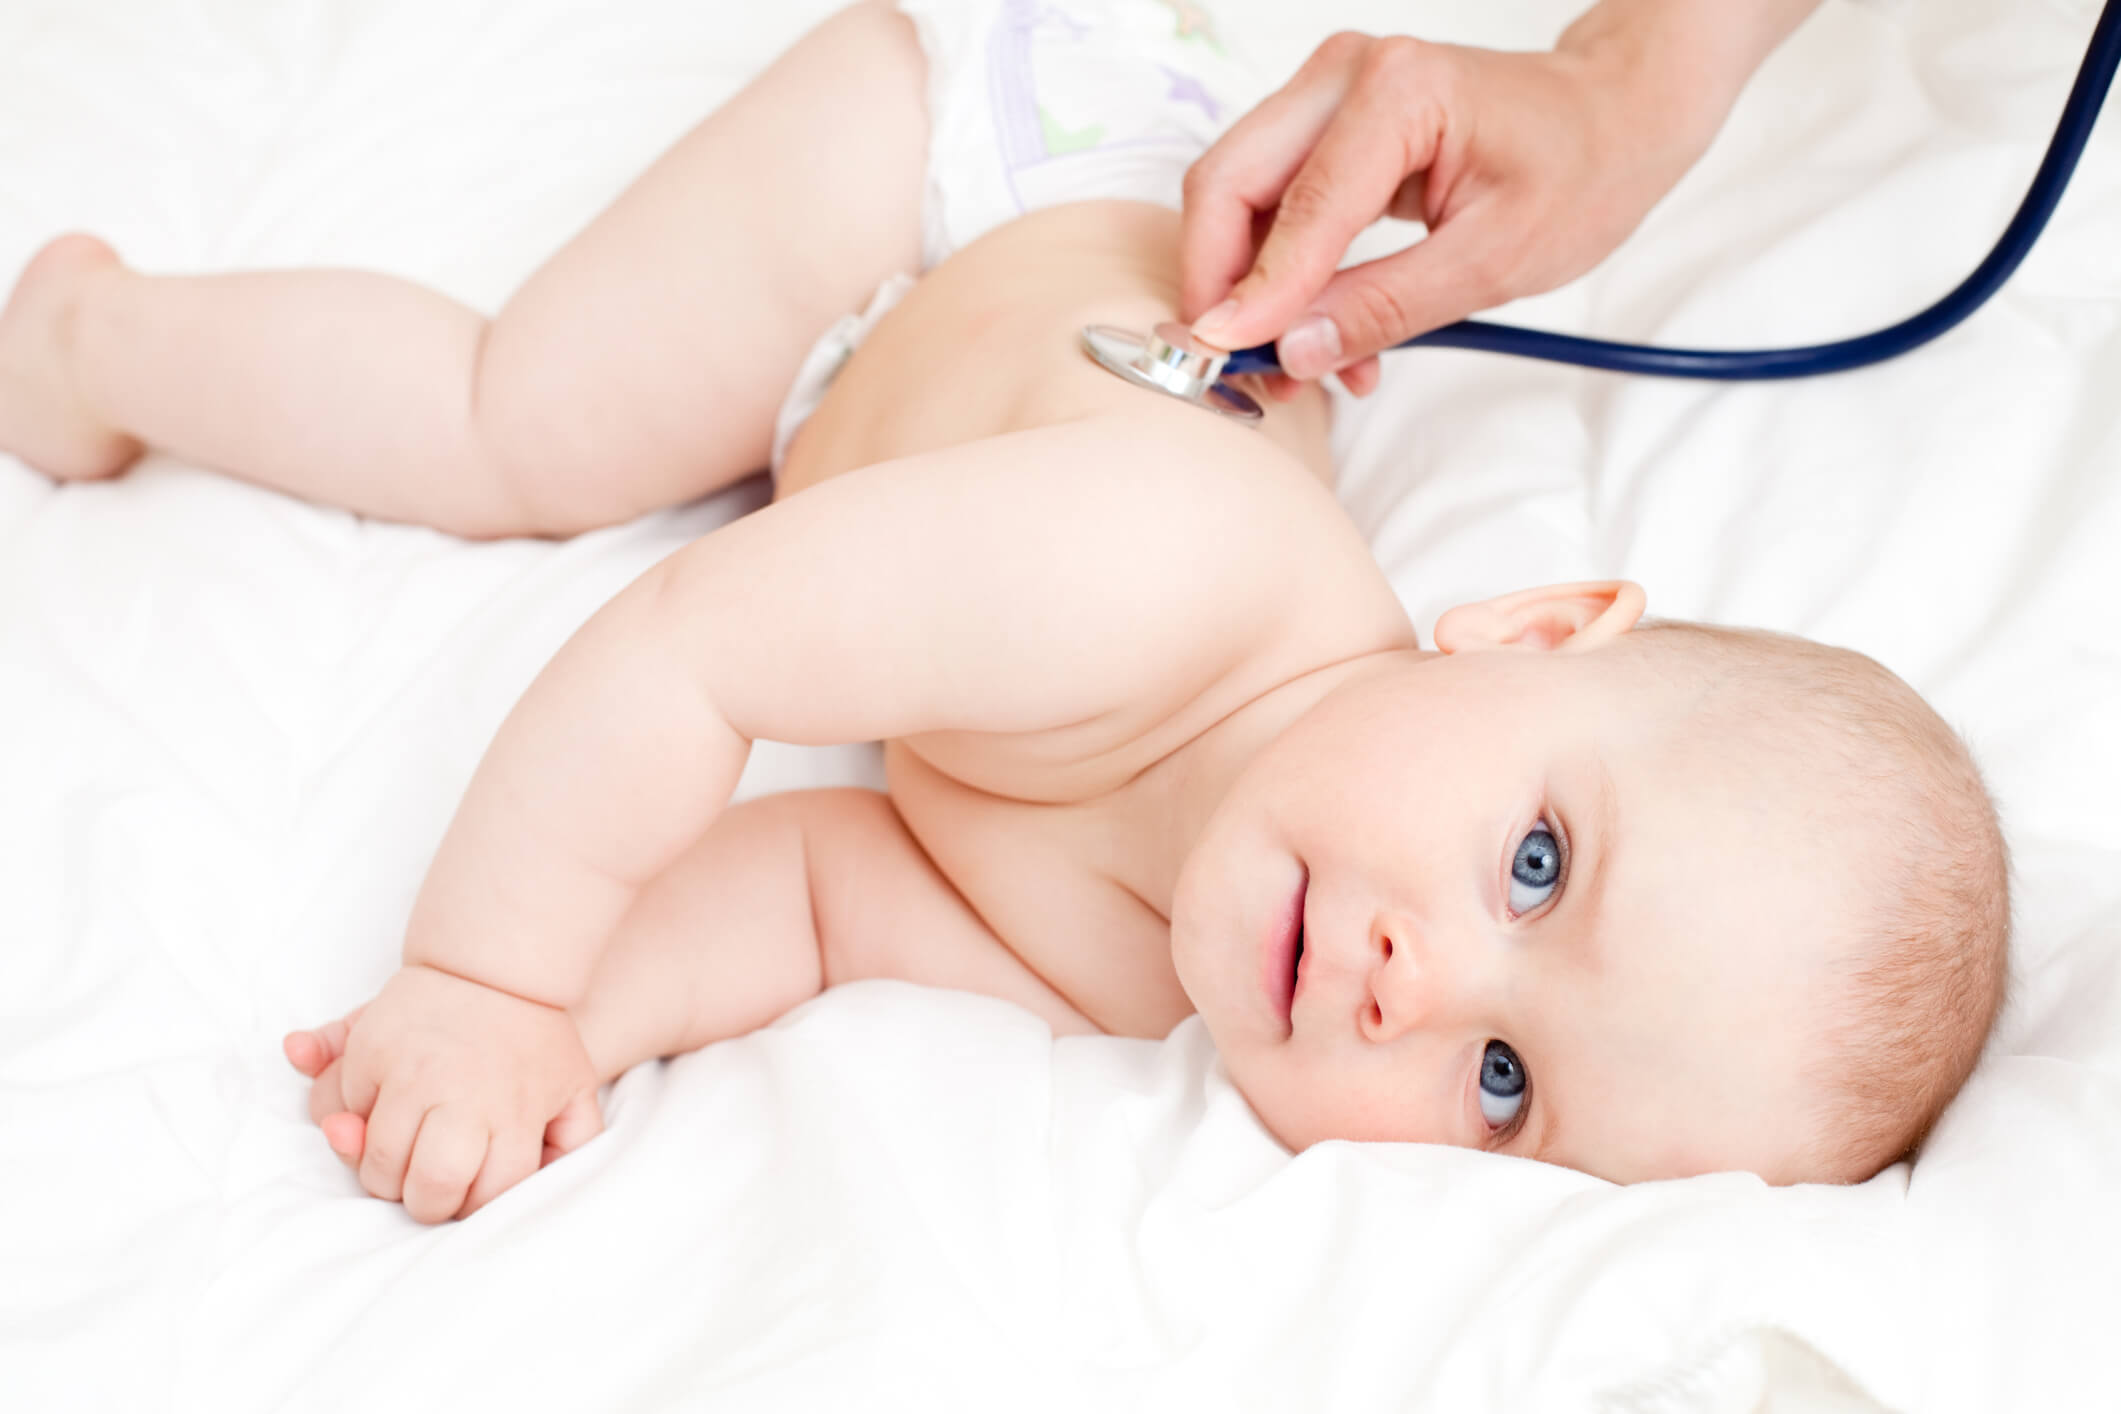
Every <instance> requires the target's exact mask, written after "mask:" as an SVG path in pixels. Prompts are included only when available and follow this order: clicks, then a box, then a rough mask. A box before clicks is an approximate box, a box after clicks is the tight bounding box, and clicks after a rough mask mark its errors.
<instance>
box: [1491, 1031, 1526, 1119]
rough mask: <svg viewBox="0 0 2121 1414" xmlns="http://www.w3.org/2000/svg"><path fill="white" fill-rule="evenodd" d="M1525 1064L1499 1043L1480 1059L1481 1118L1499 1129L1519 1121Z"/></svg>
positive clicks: (1514, 1053) (1493, 1043)
mask: <svg viewBox="0 0 2121 1414" xmlns="http://www.w3.org/2000/svg"><path fill="white" fill-rule="evenodd" d="M1524 1079H1525V1077H1524V1062H1523V1061H1521V1060H1519V1059H1517V1052H1515V1051H1513V1050H1511V1049H1510V1048H1509V1047H1508V1046H1506V1045H1504V1044H1503V1043H1502V1042H1500V1041H1490V1042H1488V1048H1487V1050H1486V1051H1484V1052H1482V1053H1481V1057H1480V1117H1481V1118H1482V1119H1484V1120H1486V1121H1487V1122H1488V1123H1489V1124H1490V1125H1492V1126H1494V1127H1495V1128H1497V1129H1500V1128H1502V1127H1503V1126H1504V1125H1506V1124H1508V1123H1509V1122H1510V1121H1511V1120H1513V1119H1515V1118H1517V1111H1518V1109H1519V1108H1520V1107H1522V1106H1523V1104H1524Z"/></svg>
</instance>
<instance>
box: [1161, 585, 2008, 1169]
mask: <svg viewBox="0 0 2121 1414" xmlns="http://www.w3.org/2000/svg"><path fill="white" fill-rule="evenodd" d="M1641 611H1642V596H1641V591H1640V590H1639V589H1637V588H1636V587H1635V586H1633V585H1630V584H1600V585H1571V586H1560V587H1557V588H1552V589H1541V590H1530V591H1526V592H1525V593H1523V594H1518V595H1512V596H1509V597H1507V598H1505V599H1500V600H1495V601H1491V602H1490V603H1487V604H1481V605H1471V606H1467V607H1465V608H1462V609H1455V610H1453V611H1452V612H1451V613H1450V614H1447V615H1445V616H1444V618H1443V619H1442V620H1440V621H1439V622H1438V624H1437V627H1436V639H1437V645H1438V648H1439V649H1440V650H1442V651H1441V652H1439V653H1436V654H1414V653H1405V654H1393V655H1383V656H1381V657H1380V658H1378V659H1375V660H1371V661H1369V662H1366V663H1364V664H1362V665H1360V666H1359V667H1358V668H1356V669H1354V670H1351V671H1350V672H1349V673H1348V674H1347V676H1346V678H1345V680H1344V681H1342V682H1341V683H1339V685H1337V686H1336V687H1335V688H1334V689H1333V690H1332V691H1331V692H1330V693H1328V694H1327V695H1326V696H1325V697H1324V698H1323V699H1322V700H1320V701H1319V702H1318V704H1317V705H1316V706H1315V707H1312V708H1311V709H1310V710H1309V711H1307V712H1305V713H1304V714H1303V715H1302V716H1301V717H1299V718H1298V719H1297V720H1296V721H1294V722H1293V723H1292V724H1291V725H1290V726H1289V727H1288V728H1287V729H1286V730H1285V731H1283V732H1282V733H1281V734H1280V735H1279V736H1278V737H1277V738H1276V739H1275V740H1274V741H1273V742H1272V743H1270V744H1269V745H1268V746H1267V747H1266V749H1265V750H1263V751H1262V752H1261V753H1260V755H1259V756H1258V757H1257V758H1256V759H1255V760H1254V761H1253V762H1252V763H1251V765H1250V766H1249V767H1248V768H1247V769H1246V771H1245V773H1244V774H1243V775H1242V776H1241V777H1240V778H1239V780H1238V781H1237V783H1236V784H1235V785H1234V786H1233V788H1232V789H1231V791H1230V792H1229V795H1228V796H1227V797H1226V798H1225V800H1224V801H1223V803H1222V805H1221V806H1220V807H1219V808H1218V810H1217V812H1216V814H1215V816H1214V817H1213V818H1212V819H1211V821H1210V822H1209V824H1208V827H1207V829H1206V830H1205V831H1204V832H1203V835H1202V837H1201V839H1200V841H1199V843H1198V845H1197V846H1196V848H1195V850H1194V852H1193V854H1192V856H1191V857H1190V858H1189V859H1188V861H1187V864H1186V866H1185V870H1184V872H1183V874H1182V875H1181V878H1180V880H1179V886H1178V892H1177V897H1176V899H1175V900H1174V903H1173V909H1172V945H1173V954H1174V958H1175V960H1176V962H1177V964H1178V968H1179V976H1180V978H1181V980H1182V981H1183V982H1184V983H1185V986H1186V990H1187V992H1188V994H1189V995H1190V996H1191V997H1192V999H1193V1001H1194V1004H1195V1005H1196V1006H1197V1007H1198V1008H1199V1010H1200V1012H1201V1015H1202V1018H1203V1019H1204V1021H1205V1022H1206V1023H1207V1026H1208V1028H1209V1031H1210V1033H1211V1034H1212V1035H1213V1036H1214V1038H1215V1040H1216V1043H1217V1046H1218V1048H1219V1049H1220V1051H1221V1053H1222V1056H1223V1059H1224V1063H1225V1065H1226V1066H1227V1068H1228V1069H1229V1072H1230V1075H1231V1077H1232V1079H1233V1080H1234V1081H1235V1082H1236V1084H1237V1085H1238V1087H1239V1088H1240V1089H1241V1090H1243V1091H1244V1093H1245V1095H1246V1097H1247V1098H1248V1099H1249V1100H1250V1101H1251V1102H1252V1104H1253V1106H1254V1108H1255V1109H1257V1110H1258V1112H1259V1114H1260V1116H1261V1118H1262V1119H1263V1120H1264V1121H1265V1122H1266V1124H1267V1125H1268V1127H1269V1128H1271V1129H1272V1130H1274V1132H1275V1133H1276V1134H1277V1135H1278V1136H1279V1137H1280V1138H1281V1139H1283V1140H1284V1141H1285V1142H1287V1143H1289V1144H1290V1145H1292V1146H1294V1147H1299V1148H1301V1147H1303V1146H1305V1145H1308V1144H1310V1143H1313V1142H1316V1141H1318V1140H1322V1139H1329V1138H1341V1139H1400V1140H1417V1141H1427V1142H1438V1143H1451V1144H1463V1145H1469V1146H1477V1147H1487V1148H1495V1149H1500V1150H1503V1151H1505V1152H1510V1153H1517V1154H1527V1155H1536V1156H1538V1157H1540V1158H1544V1159H1547V1160H1550V1161H1553V1162H1557V1163H1563V1164H1567V1165H1569V1166H1571V1167H1574V1168H1579V1169H1582V1170H1584V1171H1586V1172H1589V1173H1593V1174H1597V1175H1600V1176H1602V1177H1605V1178H1609V1179H1613V1180H1615V1181H1619V1182H1633V1181H1637V1180H1641V1179H1650V1178H1669V1177H1679V1176H1683V1175H1686V1174H1692V1173H1702V1172H1709V1171H1714V1170H1723V1169H1746V1170H1750V1171H1752V1172H1754V1173H1757V1174H1760V1175H1761V1176H1762V1177H1764V1178H1766V1179H1768V1180H1769V1181H1770V1182H1775V1183H1790V1182H1800V1181H1840V1182H1848V1181H1856V1180H1861V1179H1863V1178H1867V1177H1869V1176H1870V1175H1871V1174H1872V1173H1875V1172H1876V1171H1877V1170H1878V1169H1880V1168H1882V1167H1883V1166H1885V1165H1886V1164H1888V1163H1890V1162H1892V1161H1893V1160H1894V1159H1896V1158H1898V1157H1900V1156H1901V1155H1903V1154H1905V1153H1907V1152H1908V1151H1909V1150H1910V1149H1911V1148H1912V1147H1913V1146H1914V1145H1915V1144H1916V1143H1918V1142H1919V1141H1920V1139H1921V1138H1922V1136H1923V1135H1924V1133H1925V1132H1926V1131H1927V1130H1928V1128H1929V1126H1930V1124H1931V1123H1932V1122H1933V1121H1934V1120H1935V1119H1936V1117H1937V1115H1938V1113H1939V1112H1940V1111H1941V1110H1942V1109H1943V1108H1944V1106H1945V1104H1946V1102H1947V1101H1949V1100H1950V1099H1951V1097H1952V1096H1953V1095H1954V1094H1955V1093H1956V1092H1957V1091H1958V1089H1959V1087H1960V1085H1961V1084H1962V1083H1963V1082H1964V1080H1965V1079H1966V1076H1967V1074H1968V1073H1969V1072H1970V1071H1971V1070H1972V1068H1973V1065H1974V1062H1975V1060H1976V1058H1977V1057H1978V1056H1979V1054H1980V1052H1981V1049H1982V1045H1983V1043H1984V1041H1985V1040H1986V1038H1987V1035H1988V1032H1989V1029H1990V1027H1991V1026H1992V1025H1993V1023H1994V1020H1995V1016H1996V1013H1997V1011H1998V1009H1999V1007H2000V1006H2001V1001H2002V994H2003V986H2004V976H2005V946H2006V938H2007V934H2008V930H2009V900H2008V878H2007V874H2008V868H2007V859H2006V855H2005V851H2004V845H2003V840H2002V835H2001V832H2000V830H1999V828H1998V826H1997V822H1996V817H1995V811H1994V809H1993V807H1992V806H1991V805H1990V803H1989V799H1988V796H1987V793H1986V792H1985V790H1984V789H1983V787H1982V784H1981V780H1980V777H1979V775H1978V774H1977V772H1976V771H1975V769H1974V765H1973V763H1972V761H1971V759H1970V758H1969V757H1968V755H1967V752H1966V749H1965V747H1964V746H1963V745H1962V744H1961V743H1960V741H1959V739H1958V738H1957V737H1956V736H1955V735H1954V734H1953V733H1952V731H1951V729H1950V728H1949V727H1947V726H1946V725H1945V724H1944V723H1943V722H1942V721H1941V720H1940V719H1939V718H1938V717H1937V715H1936V714H1935V713H1934V712H1933V711H1931V710H1930V708H1929V707H1928V706H1927V704H1925V703H1924V702H1923V701H1922V699H1921V698H1920V697H1919V696H1918V695H1916V693H1915V692H1914V691H1913V690H1912V689H1911V688H1909V687H1908V686H1907V685H1906V684H1905V683H1903V682H1902V681H1901V680H1900V679H1899V678H1897V677H1895V676H1894V675H1893V674H1892V673H1890V672H1888V671H1887V670H1886V669H1884V668H1883V667H1881V666H1879V665H1878V664H1877V663H1875V662H1873V661H1872V660H1870V659H1869V658H1866V657H1864V656H1862V655H1861V654H1857V653H1852V652H1849V651H1847V650H1845V649H1838V648H1829V647H1826V646H1823V645H1820V644H1816V643H1811V642H1807V641H1805V640H1803V639H1797V638H1791V637H1787V636H1784V635H1780V634H1770V633H1763V632H1757V631H1751V630H1740V629H1722V628H1712V627H1707V626H1703V625H1695V624H1678V623H1673V624H1658V625H1641V626H1638V624H1637V620H1638V618H1639V616H1640V614H1641Z"/></svg>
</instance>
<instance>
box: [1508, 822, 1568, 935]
mask: <svg viewBox="0 0 2121 1414" xmlns="http://www.w3.org/2000/svg"><path fill="white" fill-rule="evenodd" d="M1560 887H1561V844H1560V842H1559V841H1557V840H1556V839H1555V838H1554V832H1553V831H1552V830H1549V829H1548V828H1547V823H1546V821H1544V820H1542V821H1540V822H1539V823H1538V824H1536V825H1534V826H1533V827H1532V828H1531V829H1529V830H1527V831H1525V837H1524V838H1523V839H1521V840H1519V841H1518V842H1517V855H1516V857H1515V858H1514V859H1512V860H1511V861H1510V912H1511V914H1512V915H1515V916H1522V915H1524V914H1527V913H1530V912H1531V911H1532V910H1533V909H1535V908H1537V907H1539V905H1541V904H1543V903H1545V902H1546V901H1547V900H1548V899H1549V898H1551V897H1553V894H1554V890H1556V889H1558V888H1560Z"/></svg>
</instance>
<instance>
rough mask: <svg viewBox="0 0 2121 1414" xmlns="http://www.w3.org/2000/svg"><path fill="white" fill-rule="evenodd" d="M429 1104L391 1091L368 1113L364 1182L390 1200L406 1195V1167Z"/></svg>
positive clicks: (363, 1156)
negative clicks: (423, 1103) (426, 1105)
mask: <svg viewBox="0 0 2121 1414" xmlns="http://www.w3.org/2000/svg"><path fill="white" fill-rule="evenodd" d="M426 1117H427V1110H426V1108H425V1107H424V1106H423V1105H421V1104H420V1102H418V1101H417V1100H409V1099H405V1098H403V1097H402V1096H401V1095H397V1094H388V1095H385V1096H383V1098H382V1099H380V1100H378V1101H376V1105H375V1108H374V1109H373V1110H371V1111H369V1114H368V1134H367V1142H366V1144H365V1145H364V1147H363V1148H362V1151H361V1186H362V1187H363V1188H365V1189H367V1190H368V1191H369V1192H370V1193H372V1194H374V1195H375V1196H376V1197H378V1198H381V1199H383V1200H385V1201H386V1202H391V1203H397V1202H401V1201H403V1200H404V1197H405V1169H406V1166H407V1165H408V1164H410V1163H411V1162H412V1152H413V1146H414V1145H415V1144H416V1143H417V1142H418V1141H419V1137H420V1124H421V1121H422V1120H424V1119H425V1118H426Z"/></svg>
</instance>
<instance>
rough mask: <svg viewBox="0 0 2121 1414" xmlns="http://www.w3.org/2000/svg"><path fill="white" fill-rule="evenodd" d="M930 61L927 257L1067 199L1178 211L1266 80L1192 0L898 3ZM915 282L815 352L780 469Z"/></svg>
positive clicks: (792, 402) (786, 431) (776, 446)
mask: <svg viewBox="0 0 2121 1414" xmlns="http://www.w3.org/2000/svg"><path fill="white" fill-rule="evenodd" d="M898 7H899V9H900V10H901V11H903V12H904V13H905V14H906V15H907V16H908V17H909V18H911V19H912V21H913V23H914V28H915V29H916V30H917V31H918V33H919V35H920V43H921V49H922V51H923V52H924V53H925V54H926V55H927V58H928V117H929V138H928V179H927V190H926V192H925V193H924V194H923V196H922V200H921V224H922V249H921V259H922V268H923V269H927V268H929V267H932V266H934V265H936V264H938V263H939V262H941V261H942V260H944V259H945V258H946V257H948V256H949V255H950V254H951V253H952V252H954V251H956V250H959V249H961V248H962V247H964V246H966V245H968V244H970V243H971V242H972V241H974V240H976V239H978V238H979V237H980V236H982V235H984V234H985V233H986V232H988V231H990V230H992V229H993V228H994V227H996V226H999V225H1001V224H1002V223H1003V222H1005V221H1008V220H1011V219H1013V218H1015V217H1017V216H1021V215H1023V214H1024V213H1025V212H1027V211H1037V210H1039V209H1041V208H1043V207H1048V206H1059V205H1062V204H1064V203H1067V202H1071V201H1093V200H1101V199H1126V200H1134V201H1146V202H1153V203H1155V204H1157V205H1160V206H1168V207H1170V208H1171V209H1172V210H1174V211H1175V210H1177V209H1179V204H1180V199H1181V198H1180V185H1181V183H1182V182H1183V181H1184V180H1185V175H1186V169H1187V168H1188V167H1190V166H1192V165H1193V160H1194V159H1195V158H1196V157H1198V156H1200V154H1201V153H1203V152H1205V151H1206V150H1207V149H1208V147H1209V145H1210V144H1211V143H1213V142H1214V141H1215V139H1216V138H1217V137H1218V136H1220V135H1221V133H1222V131H1223V129H1224V128H1226V127H1228V126H1229V125H1230V124H1231V123H1233V122H1235V121H1236V120H1237V118H1238V117H1239V116H1241V115H1242V114H1243V113H1244V112H1245V111H1246V110H1247V109H1249V108H1250V107H1251V106H1252V105H1253V104H1254V103H1256V102H1258V101H1259V100H1260V99H1261V98H1263V97H1265V96H1266V92H1267V89H1266V86H1265V85H1264V84H1262V83H1260V81H1259V80H1258V79H1257V77H1256V76H1255V75H1254V74H1253V73H1252V72H1251V70H1250V69H1248V68H1247V67H1246V66H1245V65H1244V64H1243V63H1242V62H1241V61H1239V60H1238V59H1236V58H1235V57H1233V56H1232V55H1231V54H1230V53H1229V52H1228V51H1227V50H1226V49H1225V48H1224V44H1223V40H1222V38H1221V36H1220V35H1219V34H1218V33H1217V32H1216V29H1215V23H1214V20H1213V19H1212V18H1211V17H1210V16H1209V14H1208V12H1207V10H1206V9H1205V8H1204V7H1203V6H1201V5H1199V4H1196V3H1192V0H898ZM911 287H912V281H911V280H910V279H908V278H907V277H905V276H903V275H901V276H895V277H893V278H892V279H891V280H888V281H886V282H885V283H884V285H883V286H882V287H881V288H879V289H878V291H877V294H876V297H875V298H874V299H872V300H871V301H870V304H869V307H868V308H867V309H865V310H864V311H863V312H862V313H861V314H859V315H849V316H847V317H846V318H844V319H842V320H840V321H839V323H838V324H836V325H834V326H833V327H832V328H831V329H830V330H828V331H827V332H826V334H825V336H824V337H823V338H821V339H819V340H818V342H817V343H816V344H815V345H814V346H813V347H812V348H811V351H810V354H809V356H808V357H807V358H806V359H805V360H804V362H803V366H802V370H801V371H800V372H799V373H798V374H797V376H796V380H795V385H794V386H793V387H792V388H791V389H790V391H789V394H788V397H787V399H786V401H785V402H783V403H782V405H781V411H780V417H779V419H778V421H777V423H776V425H775V428H774V436H773V467H774V469H775V470H776V471H778V470H779V469H780V465H781V461H782V458H783V456H784V455H785V454H786V452H787V449H788V443H789V441H790V439H792V438H793V437H794V436H795V433H796V430H797V429H798V428H800V427H801V426H802V425H803V423H804V421H805V420H807V419H808V418H809V416H810V414H811V413H812V412H814V411H815V410H816V408H817V405H818V402H819V400H820V399H822V398H823V397H824V393H825V389H826V387H827V386H829V385H830V384H831V382H832V379H833V377H834V376H835V375H836V374H837V373H838V372H839V370H840V366H841V365H842V364H844V363H845V362H846V360H847V357H848V355H849V354H851V353H853V352H854V350H855V348H856V347H857V346H859V345H860V343H861V341H862V339H863V337H865V336H866V335H867V334H868V332H869V330H870V328H871V327H873V326H874V325H875V323H876V321H877V320H879V319H881V318H882V317H883V316H884V314H885V313H886V312H887V311H888V310H889V309H890V308H891V307H892V306H893V305H895V304H897V303H898V301H899V299H900V298H901V297H903V296H904V294H905V292H906V291H907V290H908V289H910V288H911Z"/></svg>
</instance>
